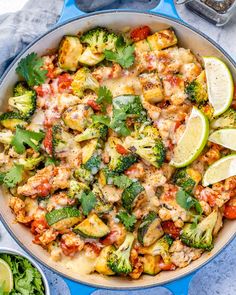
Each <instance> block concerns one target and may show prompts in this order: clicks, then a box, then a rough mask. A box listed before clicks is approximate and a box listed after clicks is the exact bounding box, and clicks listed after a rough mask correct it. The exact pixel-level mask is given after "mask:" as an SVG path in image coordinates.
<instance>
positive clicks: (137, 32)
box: [130, 26, 151, 42]
mask: <svg viewBox="0 0 236 295" xmlns="http://www.w3.org/2000/svg"><path fill="white" fill-rule="evenodd" d="M150 33H151V29H150V28H149V27H148V26H143V27H139V28H136V29H134V30H132V31H131V33H130V37H131V39H132V40H133V41H134V42H137V41H140V40H143V39H146V38H147V36H149V35H150Z"/></svg>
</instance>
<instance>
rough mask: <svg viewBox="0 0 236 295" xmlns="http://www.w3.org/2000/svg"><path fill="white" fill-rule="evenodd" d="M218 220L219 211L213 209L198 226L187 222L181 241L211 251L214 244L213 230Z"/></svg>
mask: <svg viewBox="0 0 236 295" xmlns="http://www.w3.org/2000/svg"><path fill="white" fill-rule="evenodd" d="M216 221H217V212H216V211H213V212H212V213H211V214H210V215H208V216H207V217H206V218H204V219H203V220H202V221H201V222H200V223H199V224H197V226H194V225H193V224H186V225H185V226H184V228H183V231H182V233H181V235H180V239H181V241H182V242H183V243H184V244H186V245H188V246H189V247H193V248H200V249H205V250H207V251H210V250H212V249H213V247H214V245H213V243H212V241H213V237H212V232H213V229H214V227H215V224H216Z"/></svg>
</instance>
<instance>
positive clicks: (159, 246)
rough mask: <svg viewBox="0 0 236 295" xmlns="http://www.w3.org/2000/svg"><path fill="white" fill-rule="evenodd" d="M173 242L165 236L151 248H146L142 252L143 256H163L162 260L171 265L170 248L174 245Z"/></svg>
mask: <svg viewBox="0 0 236 295" xmlns="http://www.w3.org/2000/svg"><path fill="white" fill-rule="evenodd" d="M172 242H173V240H172V239H171V238H170V237H169V236H168V235H165V236H164V237H162V238H161V239H159V240H157V241H156V242H155V243H154V244H152V245H151V246H149V247H144V248H143V249H142V250H141V253H142V254H149V255H152V256H156V255H161V257H162V259H163V260H164V262H165V263H166V264H168V263H170V253H169V248H170V246H171V244H172Z"/></svg>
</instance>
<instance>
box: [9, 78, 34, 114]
mask: <svg viewBox="0 0 236 295" xmlns="http://www.w3.org/2000/svg"><path fill="white" fill-rule="evenodd" d="M8 104H9V106H10V108H12V109H13V110H16V111H18V112H19V113H20V115H21V116H22V117H23V118H25V119H28V118H29V117H30V116H32V115H33V113H34V112H35V109H36V92H35V91H34V90H32V89H30V88H28V87H27V86H26V84H25V83H24V82H18V83H17V84H16V86H15V88H14V96H13V97H10V98H9V100H8Z"/></svg>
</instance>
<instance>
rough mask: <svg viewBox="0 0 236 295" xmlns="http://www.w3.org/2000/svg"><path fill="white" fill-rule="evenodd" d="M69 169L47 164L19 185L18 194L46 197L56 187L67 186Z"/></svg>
mask: <svg viewBox="0 0 236 295" xmlns="http://www.w3.org/2000/svg"><path fill="white" fill-rule="evenodd" d="M69 177H70V169H69V168H66V167H54V166H52V165H50V166H47V167H45V168H43V169H41V170H38V171H37V173H36V174H35V175H34V176H32V177H30V178H29V179H28V181H27V183H26V184H24V185H23V186H19V187H18V189H17V193H18V194H19V195H24V196H31V197H32V198H35V197H38V196H41V197H46V196H47V195H48V194H49V193H53V192H54V191H56V190H58V189H65V188H67V187H69Z"/></svg>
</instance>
